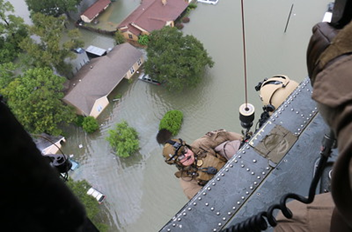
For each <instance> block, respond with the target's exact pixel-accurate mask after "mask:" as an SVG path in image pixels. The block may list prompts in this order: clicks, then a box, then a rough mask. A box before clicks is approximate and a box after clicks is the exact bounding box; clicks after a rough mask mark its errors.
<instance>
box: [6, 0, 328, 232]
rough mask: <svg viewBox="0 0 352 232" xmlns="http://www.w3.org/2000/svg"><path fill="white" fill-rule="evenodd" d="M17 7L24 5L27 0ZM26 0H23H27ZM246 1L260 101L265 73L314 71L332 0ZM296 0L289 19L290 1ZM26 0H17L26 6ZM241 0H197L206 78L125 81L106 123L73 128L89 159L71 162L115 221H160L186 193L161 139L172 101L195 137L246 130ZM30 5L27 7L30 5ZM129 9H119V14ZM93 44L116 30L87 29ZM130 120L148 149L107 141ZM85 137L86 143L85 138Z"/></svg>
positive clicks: (70, 149) (148, 224) (133, 231)
mask: <svg viewBox="0 0 352 232" xmlns="http://www.w3.org/2000/svg"><path fill="white" fill-rule="evenodd" d="M11 2H16V5H17V7H19V6H21V4H20V1H18V0H12V1H11ZM21 2H22V6H23V2H24V0H21ZM138 2H139V1H137V0H117V1H116V5H117V4H120V7H117V8H115V9H121V12H120V13H119V12H110V16H113V15H115V17H116V20H113V19H112V18H110V16H109V19H107V20H109V21H111V22H113V23H118V22H119V21H122V19H123V18H124V17H126V16H127V15H128V13H129V12H130V11H131V10H133V9H134V8H135V7H136V6H137V5H138ZM244 2H245V32H246V34H245V36H246V50H247V78H248V80H247V81H248V83H247V85H248V101H249V102H250V103H252V104H253V105H254V106H255V107H256V111H257V112H256V119H255V121H256V120H257V119H258V117H259V115H260V113H261V107H262V106H261V102H260V100H259V96H258V93H257V92H255V90H254V86H255V85H256V84H257V83H258V82H259V81H262V80H263V79H264V78H266V77H271V76H273V75H276V74H285V75H288V76H289V77H290V78H291V79H294V80H296V81H298V82H300V81H301V80H303V79H304V78H305V77H306V76H307V71H306V65H305V52H306V47H307V44H308V40H309V37H310V34H311V28H312V26H313V25H314V24H315V23H317V22H319V21H321V19H322V17H323V14H324V11H325V10H326V5H327V3H328V2H329V1H326V0H311V1H306V0H292V1H274V0H251V1H244ZM292 4H294V7H293V11H292V15H291V17H290V21H289V24H288V27H287V31H286V33H284V29H285V26H286V23H287V18H288V15H289V11H290V8H291V6H292ZM17 9H18V8H17ZM240 9H241V7H240V1H232V0H220V1H219V3H218V4H217V5H215V6H213V5H205V4H201V3H198V7H197V9H195V10H194V11H192V12H191V14H190V19H191V20H190V22H189V23H187V24H185V27H184V28H183V30H182V31H183V33H184V34H190V35H193V36H195V37H196V38H197V39H199V40H200V41H201V42H202V43H203V45H204V47H205V49H206V50H207V51H208V53H209V55H210V56H211V57H212V58H213V60H214V61H215V66H214V67H213V68H211V69H209V68H208V69H207V70H206V73H205V75H204V78H203V81H202V82H201V83H200V85H199V86H198V87H196V88H194V89H186V90H184V91H183V92H181V93H173V92H167V91H166V90H165V89H163V88H162V87H160V86H154V85H150V84H148V83H145V82H141V81H138V80H137V77H136V76H135V77H134V81H133V82H132V83H129V82H128V81H123V82H122V83H121V84H120V85H119V86H118V87H117V89H116V90H115V91H114V92H113V94H112V97H111V98H114V96H116V95H118V94H121V95H122V98H121V100H120V101H115V102H113V101H112V102H111V104H110V106H109V107H108V108H107V109H106V110H105V111H104V112H103V114H102V115H101V116H100V117H99V118H98V120H99V123H100V129H99V131H97V132H96V133H94V134H92V135H87V134H86V133H85V132H83V131H82V130H81V129H79V128H75V127H70V128H68V129H67V130H66V139H67V142H66V144H65V145H64V147H63V150H64V152H65V153H66V154H73V155H74V156H73V157H74V159H75V160H76V161H78V162H79V163H80V167H79V168H78V169H77V170H75V171H74V172H72V174H71V176H72V177H73V178H74V179H76V180H79V179H86V180H87V181H88V182H89V183H90V184H92V185H93V186H95V187H96V188H97V189H99V190H100V191H102V192H103V193H104V194H105V195H106V196H107V199H106V201H105V202H104V203H103V204H102V205H101V207H102V210H103V212H104V215H103V217H102V222H104V223H106V224H107V225H108V226H109V231H128V232H137V231H138V232H139V231H148V232H153V231H158V230H159V229H160V228H161V227H162V226H163V225H164V224H166V223H167V222H168V221H169V219H171V218H172V217H173V216H174V214H175V213H177V212H178V210H179V209H180V208H181V207H182V206H183V205H184V204H185V203H186V202H187V199H186V197H185V196H184V195H183V193H182V190H181V188H180V186H179V183H178V180H177V179H176V178H175V177H174V172H175V171H176V170H175V167H173V166H168V165H166V164H165V163H164V161H163V159H162V156H161V151H162V147H161V146H160V145H159V144H158V143H157V142H156V139H155V137H156V134H157V132H158V126H159V122H160V119H161V118H162V117H163V115H164V114H165V113H166V112H167V111H168V110H174V109H177V110H181V111H182V112H183V114H184V121H183V124H182V128H181V131H180V132H179V134H178V135H177V137H181V138H183V139H184V140H185V141H187V142H192V141H193V140H195V139H196V138H198V137H200V136H202V135H203V134H204V133H206V132H207V131H210V130H214V129H219V128H224V129H227V130H230V131H236V132H240V131H241V129H242V128H241V126H240V123H239V120H238V115H239V113H238V108H239V106H240V105H241V104H242V103H244V101H245V96H244V95H245V90H244V69H243V52H242V51H243V47H242V28H241V12H240ZM22 14H25V13H22ZM118 17H120V18H118ZM81 32H82V35H83V36H82V39H84V41H85V47H88V46H89V45H94V46H98V47H102V48H104V49H108V48H110V47H112V46H114V41H113V38H112V37H110V36H104V35H98V34H96V33H92V32H89V31H86V30H81ZM122 120H126V121H127V122H128V124H129V125H130V126H132V127H134V128H135V129H136V130H137V131H138V133H139V141H140V150H139V151H138V152H137V153H136V154H134V155H133V156H131V157H129V158H119V157H117V156H116V155H115V154H114V152H113V151H112V150H111V148H110V146H109V143H108V142H107V141H106V139H105V138H106V137H107V136H108V130H109V129H112V128H113V127H114V125H115V124H116V123H119V122H121V121H122ZM80 147H81V148H80Z"/></svg>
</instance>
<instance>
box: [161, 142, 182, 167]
mask: <svg viewBox="0 0 352 232" xmlns="http://www.w3.org/2000/svg"><path fill="white" fill-rule="evenodd" d="M185 146H187V145H186V142H184V141H182V139H171V140H168V141H166V143H165V145H164V148H163V156H164V157H165V162H166V163H167V164H175V163H176V161H177V157H178V156H179V155H181V154H182V152H183V151H184V147H185Z"/></svg>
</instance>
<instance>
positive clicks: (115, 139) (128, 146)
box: [106, 121, 139, 157]
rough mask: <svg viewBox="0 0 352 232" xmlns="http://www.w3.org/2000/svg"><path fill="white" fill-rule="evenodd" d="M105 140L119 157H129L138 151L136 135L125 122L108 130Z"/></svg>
mask: <svg viewBox="0 0 352 232" xmlns="http://www.w3.org/2000/svg"><path fill="white" fill-rule="evenodd" d="M106 140H107V141H109V143H110V145H111V146H112V147H113V148H114V149H115V150H116V154H117V155H118V156H121V157H129V156H130V155H132V154H133V153H135V152H136V151H138V149H139V140H138V133H137V131H136V130H135V129H134V128H132V127H130V126H128V123H127V122H126V121H123V122H121V123H118V124H116V127H115V129H114V130H109V136H108V137H107V138H106Z"/></svg>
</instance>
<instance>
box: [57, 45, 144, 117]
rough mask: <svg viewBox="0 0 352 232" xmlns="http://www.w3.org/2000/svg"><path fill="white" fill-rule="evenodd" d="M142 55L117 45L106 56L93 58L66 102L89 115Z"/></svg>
mask: <svg viewBox="0 0 352 232" xmlns="http://www.w3.org/2000/svg"><path fill="white" fill-rule="evenodd" d="M142 55H143V54H142V52H141V51H140V50H138V49H136V48H135V47H133V46H132V45H130V44H129V43H124V44H121V45H117V46H115V47H114V48H113V49H112V50H111V51H110V52H109V53H108V54H107V55H105V56H102V57H98V58H94V59H92V60H91V61H90V62H89V63H87V64H86V65H84V66H83V67H82V68H81V70H79V71H78V72H77V74H76V76H75V77H74V80H73V81H76V82H77V84H76V85H75V86H72V87H71V88H70V89H69V92H68V94H66V96H65V97H64V100H65V101H67V102H70V103H71V104H72V105H74V106H75V107H77V108H78V109H80V110H82V111H83V112H85V114H86V115H89V114H90V112H91V110H92V107H93V105H94V103H95V101H96V100H97V99H99V98H101V97H103V96H107V95H108V94H110V92H111V91H112V90H113V89H114V88H115V87H116V85H117V84H118V83H119V82H120V81H121V80H122V79H123V78H124V77H125V75H126V73H127V72H128V71H129V69H130V68H131V67H132V66H133V65H134V64H135V63H136V62H137V61H138V59H139V58H141V57H142Z"/></svg>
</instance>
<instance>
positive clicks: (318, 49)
mask: <svg viewBox="0 0 352 232" xmlns="http://www.w3.org/2000/svg"><path fill="white" fill-rule="evenodd" d="M312 31H313V35H312V36H311V38H310V41H309V44H308V49H307V67H308V75H309V77H310V79H311V83H312V85H313V83H314V81H315V76H316V75H317V74H318V73H319V72H320V71H321V70H322V69H323V67H320V65H319V57H320V55H321V54H322V53H323V52H324V51H325V49H326V48H327V47H328V46H329V45H330V44H331V41H332V40H333V39H334V38H335V36H336V35H337V33H338V32H339V31H340V30H339V29H336V28H334V27H332V26H330V24H329V23H327V22H321V23H318V24H316V25H315V26H314V27H313V29H312Z"/></svg>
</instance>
